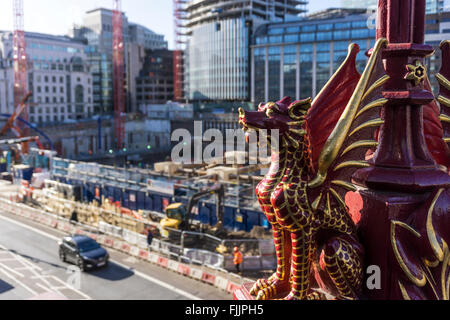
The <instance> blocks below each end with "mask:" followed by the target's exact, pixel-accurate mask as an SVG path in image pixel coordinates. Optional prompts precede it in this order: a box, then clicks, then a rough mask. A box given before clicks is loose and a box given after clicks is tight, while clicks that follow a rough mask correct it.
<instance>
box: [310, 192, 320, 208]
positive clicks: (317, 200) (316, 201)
mask: <svg viewBox="0 0 450 320" xmlns="http://www.w3.org/2000/svg"><path fill="white" fill-rule="evenodd" d="M320 200H322V193H320V194H319V196H318V197H317V198H316V199H315V200H314V201H313V203H312V204H311V207H312V208H313V209H314V210H317V208H318V207H319V203H320Z"/></svg>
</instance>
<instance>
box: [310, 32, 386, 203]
mask: <svg viewBox="0 0 450 320" xmlns="http://www.w3.org/2000/svg"><path fill="white" fill-rule="evenodd" d="M386 45H387V40H386V39H379V40H378V41H377V43H376V44H375V47H374V49H373V51H372V54H371V56H370V58H369V61H368V63H367V66H366V68H365V70H364V72H363V74H362V76H361V78H360V80H359V82H358V84H357V86H356V88H355V90H354V92H353V95H352V97H351V98H350V100H349V101H348V103H347V105H346V107H345V110H344V112H343V113H342V115H341V116H340V119H339V121H338V122H337V124H336V125H335V126H334V127H333V131H332V132H331V134H330V136H329V137H328V139H327V141H326V143H325V144H324V146H323V148H322V150H321V152H320V156H319V158H318V166H317V173H316V176H315V178H314V179H312V180H311V181H310V182H309V183H308V188H309V191H311V192H310V194H311V195H312V196H313V199H312V200H313V202H312V206H313V208H314V209H317V208H319V207H321V208H324V206H327V205H328V206H330V201H332V202H335V203H336V202H337V203H338V204H339V205H342V206H345V201H344V195H345V193H346V192H347V191H349V190H350V191H355V190H356V187H355V186H354V185H353V184H352V182H351V176H352V174H353V173H354V172H355V170H356V169H358V168H362V167H368V166H369V163H368V162H367V159H368V157H369V153H368V151H369V150H370V149H371V148H372V149H373V148H375V147H376V146H377V145H378V143H377V141H376V140H377V139H376V135H377V130H378V129H379V127H380V126H381V125H382V124H383V120H382V119H381V118H380V113H381V107H382V106H383V105H384V104H385V103H386V102H387V99H385V98H383V97H382V93H381V90H382V86H383V84H384V83H385V82H386V81H387V80H388V79H389V77H388V76H387V75H386V74H385V71H384V67H383V61H382V57H381V53H382V49H383V48H384V47H386Z"/></svg>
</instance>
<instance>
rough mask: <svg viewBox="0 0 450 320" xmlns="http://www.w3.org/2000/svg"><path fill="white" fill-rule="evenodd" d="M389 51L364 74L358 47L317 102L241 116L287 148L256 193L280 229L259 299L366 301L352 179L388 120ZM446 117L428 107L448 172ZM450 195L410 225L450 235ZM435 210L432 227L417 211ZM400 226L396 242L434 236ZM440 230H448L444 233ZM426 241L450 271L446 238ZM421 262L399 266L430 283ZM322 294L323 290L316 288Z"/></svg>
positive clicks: (430, 141)
mask: <svg viewBox="0 0 450 320" xmlns="http://www.w3.org/2000/svg"><path fill="white" fill-rule="evenodd" d="M386 46H387V40H386V39H384V38H381V39H379V40H378V41H377V43H376V44H375V46H374V48H373V50H371V51H370V53H368V55H369V56H370V57H369V61H368V63H367V66H366V68H365V70H364V72H363V73H362V74H361V75H360V74H359V73H358V71H357V69H356V63H355V61H356V55H357V54H358V52H359V47H358V46H357V45H356V44H352V45H350V46H349V51H348V55H347V58H346V60H345V61H344V62H343V63H342V65H341V66H340V68H339V69H338V70H337V71H336V73H335V74H334V75H333V77H332V78H331V79H330V80H329V82H328V83H327V84H326V85H325V87H324V88H323V89H322V90H321V92H320V93H319V94H318V95H317V97H316V98H315V99H314V101H311V99H306V100H300V101H294V102H291V99H290V98H288V97H286V98H284V99H282V100H281V101H278V102H269V103H266V104H260V105H259V107H258V110H257V111H244V110H243V109H240V110H239V122H240V124H241V126H242V127H243V130H244V131H246V132H251V131H252V130H256V131H258V130H262V129H264V130H267V131H268V132H269V133H270V132H271V130H272V131H273V130H278V134H279V139H280V143H279V146H277V148H273V151H272V163H271V166H270V169H269V171H268V173H267V174H266V176H265V178H264V179H263V180H262V181H261V182H260V183H259V184H258V186H257V187H256V194H257V197H258V201H259V203H260V206H261V208H262V210H263V212H264V213H265V215H266V216H267V219H268V221H269V222H270V224H271V225H272V229H273V237H274V243H275V249H276V256H277V269H276V272H275V273H274V274H273V275H272V276H271V277H270V278H268V279H260V280H258V281H257V282H256V283H255V284H254V285H253V287H252V288H251V289H250V294H251V295H254V296H256V299H261V300H267V299H278V298H281V299H286V300H294V299H323V298H325V297H326V295H324V293H323V292H324V291H325V292H327V293H329V294H331V295H333V296H334V297H336V298H337V299H359V298H361V297H362V296H363V279H364V272H365V271H364V268H365V265H364V255H365V252H364V246H363V245H362V244H361V243H360V240H359V239H358V235H357V223H358V219H357V218H356V217H352V215H351V214H350V212H349V208H348V206H347V205H346V201H345V199H346V194H347V193H348V192H355V191H357V190H358V188H359V187H358V186H357V185H356V184H355V183H354V181H353V180H352V175H353V174H354V173H355V171H356V170H358V169H360V168H366V167H369V166H370V161H371V159H372V157H373V155H374V153H375V152H376V148H377V145H378V138H379V132H380V127H381V126H382V125H383V123H384V121H383V114H382V110H383V109H382V107H383V106H384V105H385V104H386V103H387V101H388V100H387V99H385V98H384V97H383V95H382V88H383V85H384V84H385V83H386V82H387V81H388V80H389V76H388V75H386V73H385V70H384V68H383V58H382V51H383V49H384V48H386ZM447 46H448V45H447ZM442 77H443V76H442ZM443 78H444V79H445V77H443ZM438 80H439V78H438ZM440 82H441V84H442V83H446V84H447V87H446V86H445V85H443V91H445V90H448V89H449V88H448V80H447V82H445V81H444V80H440ZM427 85H429V83H428V80H427ZM444 93H445V94H444ZM444 93H442V94H441V96H440V98H438V101H439V102H440V104H441V105H444V106H447V107H448V95H447V94H448V93H449V91H446V92H444ZM439 114H440V110H439V107H438V105H437V103H436V101H434V102H433V103H432V104H430V105H428V106H425V107H424V122H425V123H426V125H425V139H426V142H427V145H428V147H429V149H430V152H431V153H432V155H433V157H434V158H435V161H436V162H437V163H439V164H440V165H442V166H445V167H448V165H449V163H450V156H449V155H450V152H449V149H448V146H447V145H446V144H445V142H448V138H447V140H444V138H443V135H444V132H445V130H443V127H442V124H441V121H440V120H442V121H444V120H447V118H445V117H446V116H445V115H444V116H442V115H441V116H440V115H439ZM381 132H382V131H381ZM447 132H448V131H447ZM269 135H270V134H269ZM444 141H445V142H444ZM445 194H447V196H448V191H446V190H443V189H441V190H436V191H435V192H434V193H433V194H432V196H430V199H431V200H430V201H429V203H426V204H425V206H424V207H423V208H419V209H418V213H417V215H412V217H415V216H417V219H416V220H415V221H414V223H415V224H414V223H413V222H411V223H412V225H414V226H416V225H417V227H418V228H420V227H421V226H422V227H423V223H425V225H426V224H427V223H428V224H430V223H431V224H433V223H439V224H441V223H442V224H443V225H444V228H449V226H450V223H449V221H448V220H449V218H448V217H449V215H448V214H447V215H444V214H443V212H444V211H445V210H447V213H448V208H445V207H444V208H442V206H443V205H445V204H446V203H447V202H446V201H447V200H446V199H443V200H440V199H442V196H443V195H445ZM447 199H448V198H447ZM431 207H432V208H433V209H434V210H435V211H433V210H431V211H433V212H435V215H434V216H432V217H431V218H428V220H427V219H426V218H425V220H424V219H423V215H420V214H419V211H420V212H422V211H425V212H428V211H429V210H428V211H427V209H429V208H431ZM411 219H414V218H411ZM433 219H435V220H436V222H435V220H433ZM430 221H432V222H430ZM393 228H394V231H395V232H397V235H398V234H399V233H408V232H409V234H407V238H405V239H406V240H410V239H411V238H412V239H414V240H415V242H414V243H418V240H417V239H418V238H420V237H421V234H422V233H423V232H425V235H423V237H427V235H426V234H427V233H426V231H423V230H415V229H414V228H413V227H411V226H408V227H406V226H405V224H403V223H400V222H399V223H397V224H395V225H394V227H393ZM442 228H443V226H442V225H441V226H440V227H439V230H441V229H442ZM425 229H426V228H425ZM428 230H430V228H428ZM433 237H434V238H433ZM428 238H430V239H431V238H432V239H431V242H432V244H431V247H430V246H428V247H427V246H423V245H422V246H420V248H422V251H426V250H428V249H429V251H426V252H427V255H426V258H427V259H429V260H427V261H429V265H433V266H436V265H438V264H439V263H441V265H445V266H447V265H448V264H449V251H448V246H447V244H448V242H446V241H448V239H443V238H441V237H440V235H439V233H438V232H436V233H433V234H432V235H431V236H430V231H428ZM405 239H402V240H401V241H400V242H393V244H392V246H393V251H394V253H396V252H397V253H398V255H399V256H401V257H402V258H404V259H413V258H411V257H412V256H413V255H414V252H406V251H405V246H402V245H401V244H402V243H403V242H402V241H405ZM397 244H398V246H396V245H397ZM418 246H419V244H418ZM410 248H414V246H411V247H410ZM430 252H431V253H433V252H434V253H436V257H434V258H433V257H432V256H431V255H430V254H428V253H430ZM402 261H403V260H402ZM414 262H417V261H415V260H414V261H412V260H408V261H407V262H406V267H404V265H405V264H403V265H402V263H401V262H399V264H400V265H401V268H403V269H404V270H405V272H409V273H408V275H409V276H410V277H409V278H410V279H414V280H416V279H417V278H419V280H420V281H422V282H420V284H423V279H424V277H425V276H424V274H423V273H420V274H415V273H414V272H419V269H417V268H415V265H414ZM445 268H446V267H445ZM445 270H446V269H445ZM445 270H444V271H442V272H443V274H442V279H444V280H443V281H444V284H443V287H442V293H441V296H443V297H445V294H447V298H448V282H450V281H448V280H447V277H448V270H447V271H445ZM420 276H422V277H420ZM417 282H418V281H416V284H417ZM404 286H405V285H403V287H404ZM317 287H320V288H321V289H323V290H316V289H317Z"/></svg>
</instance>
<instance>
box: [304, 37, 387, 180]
mask: <svg viewBox="0 0 450 320" xmlns="http://www.w3.org/2000/svg"><path fill="white" fill-rule="evenodd" d="M387 43H388V41H387V40H386V39H385V38H381V39H379V40H378V41H377V43H376V44H375V47H374V50H373V53H372V55H371V56H370V58H369V61H368V63H367V65H366V68H365V70H364V72H363V74H362V75H361V79H360V80H359V82H358V85H357V86H356V88H355V91H354V92H353V95H352V97H351V98H350V100H349V102H348V104H347V107H346V108H345V110H344V112H343V113H342V115H341V118H340V119H339V121H338V123H337V124H336V126H335V127H334V130H333V132H332V133H331V134H330V136H329V137H328V140H327V142H326V143H325V145H324V147H323V149H322V151H321V153H320V156H319V160H318V170H317V175H316V177H315V178H314V179H313V180H311V181H310V182H309V183H308V187H309V188H316V187H318V186H320V185H322V184H323V182H324V181H325V179H326V176H327V171H328V168H329V167H330V166H331V164H332V163H333V161H334V160H335V159H336V157H337V156H338V154H339V150H340V149H341V148H342V145H343V144H344V141H345V139H346V138H347V136H348V132H349V130H350V128H351V125H352V123H353V120H354V118H355V115H356V113H357V112H358V107H359V105H360V104H361V100H362V97H363V95H364V92H365V90H366V88H367V85H368V84H369V81H370V77H371V76H372V72H373V70H374V69H375V65H376V63H377V61H378V58H379V55H380V52H381V49H383V48H384V47H385V46H386V45H387ZM347 58H349V56H348V57H347Z"/></svg>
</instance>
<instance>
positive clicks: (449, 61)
mask: <svg viewBox="0 0 450 320" xmlns="http://www.w3.org/2000/svg"><path fill="white" fill-rule="evenodd" d="M441 50H442V67H441V70H440V71H439V73H438V74H437V75H436V78H437V80H438V82H439V85H440V92H439V96H438V98H437V100H438V102H439V104H440V105H441V114H440V120H441V121H442V127H443V131H444V134H443V136H444V141H445V142H446V145H444V146H443V147H442V146H441V145H440V144H439V145H438V146H430V144H428V148H429V149H430V152H431V153H432V154H433V155H434V153H435V152H439V149H438V148H439V147H441V148H443V149H444V150H445V155H444V157H445V158H444V159H443V160H442V161H438V162H439V163H440V164H442V165H445V166H446V167H447V168H449V167H450V148H449V145H450V41H449V40H446V41H443V42H442V43H441ZM439 142H440V141H439Z"/></svg>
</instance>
